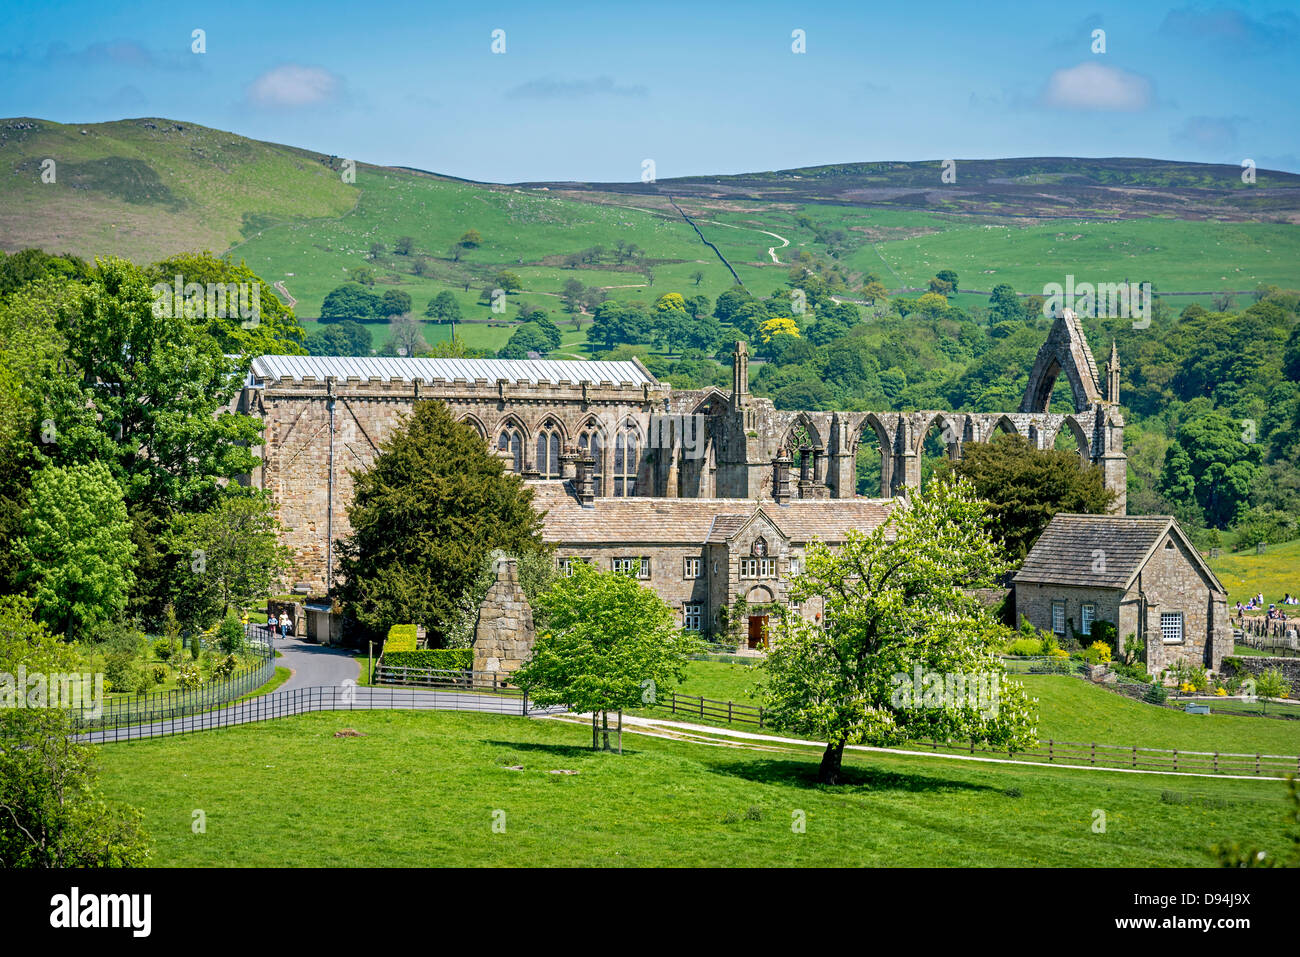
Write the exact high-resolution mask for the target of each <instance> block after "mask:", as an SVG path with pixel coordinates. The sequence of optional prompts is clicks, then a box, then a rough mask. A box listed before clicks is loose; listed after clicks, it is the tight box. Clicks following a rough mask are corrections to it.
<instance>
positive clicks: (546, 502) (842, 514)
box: [529, 482, 892, 545]
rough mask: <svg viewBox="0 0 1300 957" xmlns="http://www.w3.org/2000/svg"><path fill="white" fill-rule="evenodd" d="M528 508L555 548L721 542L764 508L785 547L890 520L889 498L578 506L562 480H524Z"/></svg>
mask: <svg viewBox="0 0 1300 957" xmlns="http://www.w3.org/2000/svg"><path fill="white" fill-rule="evenodd" d="M529 487H530V488H532V489H533V496H534V498H533V504H534V506H535V507H536V508H537V509H538V510H539V511H542V510H545V511H546V517H545V519H544V528H543V531H542V537H543V538H544V539H545V540H546V541H548V542H552V543H555V544H565V545H605V544H612V543H615V542H626V543H628V544H631V543H633V542H638V543H644V544H648V545H703V544H705V543H709V542H712V543H721V542H725V541H727V540H728V539H730V538H731V537H732V536H733V535H735V534H736V533H737V532H739V531H740V530H741V529H742V528H743V527H744V526H745V525H746V524H747V523H748V522H749V520H750V518H752V517H753V515H754V513H755V512H756V511H757V510H758V509H759V508H762V510H763V514H765V515H766V516H767V517H768V518H769V519H771V521H772V522H773V523H775V524H776V526H777V527H778V528H779V529H780V530H781V532H782V534H784V535H785V536H786V537H787V538H788V539H789V540H790V541H792V542H795V543H797V544H803V543H805V542H808V541H811V540H812V539H813V538H818V539H820V540H821V541H823V542H826V543H828V544H833V543H836V542H842V541H844V539H845V537H846V532H847V531H848V530H849V529H850V528H857V529H860V530H862V531H864V532H869V531H871V530H872V529H873V528H875V527H876V526H878V525H880V524H881V523H882V522H884V521H885V519H886V518H887V517H888V516H889V510H890V508H891V507H892V503H891V502H890V500H888V499H833V500H831V501H809V500H795V501H792V502H791V503H790V504H789V505H786V506H782V505H777V504H776V503H775V502H762V503H759V502H754V501H746V500H744V499H734V498H635V497H634V498H598V499H596V500H595V503H594V507H593V508H583V507H582V505H581V504H580V503H579V502H578V500H577V499H576V498H575V497H574V496H573V495H572V494H571V493H570V492H569V490H568V489H567V488H566V487H565V485H564V483H562V482H530V483H529Z"/></svg>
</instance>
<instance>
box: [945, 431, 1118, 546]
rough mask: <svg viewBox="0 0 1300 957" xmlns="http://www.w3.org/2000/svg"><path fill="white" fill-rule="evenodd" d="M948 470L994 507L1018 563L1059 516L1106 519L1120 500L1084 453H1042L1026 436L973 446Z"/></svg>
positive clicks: (1000, 533) (997, 528)
mask: <svg viewBox="0 0 1300 957" xmlns="http://www.w3.org/2000/svg"><path fill="white" fill-rule="evenodd" d="M945 468H952V469H953V470H955V471H956V473H957V474H958V475H960V476H961V477H962V478H964V479H966V480H967V481H969V482H970V483H971V485H972V486H973V487H974V489H975V494H976V495H977V496H978V497H979V498H981V499H983V500H984V501H986V502H988V503H989V515H990V517H991V519H992V530H993V533H994V535H996V536H997V537H998V538H1000V539H1002V542H1003V543H1004V545H1005V546H1006V549H1007V554H1008V555H1009V557H1011V558H1012V559H1013V560H1019V559H1021V558H1024V557H1025V555H1026V554H1027V553H1028V552H1029V549H1030V548H1031V547H1033V544H1034V542H1035V541H1036V540H1037V539H1038V536H1039V535H1041V534H1042V532H1043V529H1045V528H1046V527H1047V523H1048V522H1050V521H1051V520H1052V516H1053V515H1055V514H1056V513H1057V512H1077V513H1087V514H1093V515H1101V514H1104V513H1105V512H1106V511H1107V509H1109V508H1110V506H1111V503H1112V502H1114V500H1115V493H1113V492H1111V491H1110V490H1109V489H1107V488H1106V485H1105V482H1104V476H1103V475H1102V472H1101V469H1099V468H1093V467H1085V466H1083V465H1082V464H1081V463H1080V461H1079V453H1077V452H1070V451H1068V450H1065V449H1036V448H1034V447H1033V446H1032V445H1030V444H1029V441H1028V440H1027V439H1026V438H1025V437H1024V436H1022V435H1010V434H999V435H995V436H994V437H993V440H992V441H991V442H987V443H980V442H968V443H966V444H965V445H963V446H962V457H961V461H960V462H958V463H957V464H956V465H955V466H945Z"/></svg>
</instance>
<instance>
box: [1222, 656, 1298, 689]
mask: <svg viewBox="0 0 1300 957" xmlns="http://www.w3.org/2000/svg"><path fill="white" fill-rule="evenodd" d="M1237 660H1238V661H1240V662H1241V671H1244V672H1245V673H1246V674H1248V675H1261V674H1263V673H1264V672H1265V671H1272V670H1273V669H1274V668H1278V669H1280V670H1281V672H1282V676H1283V677H1284V678H1286V680H1287V681H1289V682H1290V683H1291V697H1292V698H1300V658H1280V657H1279V658H1265V657H1263V656H1262V655H1238V656H1237ZM1239 673H1240V672H1239Z"/></svg>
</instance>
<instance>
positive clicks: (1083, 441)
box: [1062, 415, 1092, 465]
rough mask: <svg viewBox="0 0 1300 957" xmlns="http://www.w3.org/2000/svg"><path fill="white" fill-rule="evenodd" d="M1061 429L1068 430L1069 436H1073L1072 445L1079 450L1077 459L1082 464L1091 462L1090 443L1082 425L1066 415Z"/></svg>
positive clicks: (1071, 416)
mask: <svg viewBox="0 0 1300 957" xmlns="http://www.w3.org/2000/svg"><path fill="white" fill-rule="evenodd" d="M1062 428H1066V429H1069V430H1070V434H1071V435H1072V436H1074V444H1075V446H1076V447H1077V448H1078V450H1079V458H1080V459H1081V460H1082V461H1083V464H1084V465H1088V464H1090V463H1091V462H1092V442H1090V441H1089V440H1088V433H1087V431H1086V430H1085V429H1084V427H1083V425H1082V423H1080V422H1079V420H1078V418H1076V417H1075V416H1073V415H1067V416H1066V417H1065V422H1064V424H1063V425H1062Z"/></svg>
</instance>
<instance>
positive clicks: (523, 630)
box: [474, 556, 536, 683]
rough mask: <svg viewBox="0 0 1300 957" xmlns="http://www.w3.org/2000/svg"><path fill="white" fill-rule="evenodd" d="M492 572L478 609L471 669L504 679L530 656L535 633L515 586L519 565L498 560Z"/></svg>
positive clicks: (525, 602)
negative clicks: (493, 579)
mask: <svg viewBox="0 0 1300 957" xmlns="http://www.w3.org/2000/svg"><path fill="white" fill-rule="evenodd" d="M496 573H497V580H496V581H495V582H493V583H492V587H491V588H489V589H488V592H487V594H486V595H485V596H484V597H483V604H482V605H480V606H479V610H478V624H477V625H476V626H475V628H474V670H475V671H485V672H496V673H499V674H501V675H502V676H503V677H504V676H505V675H507V674H510V673H511V672H514V671H518V670H519V669H520V668H521V667H522V666H523V664H524V662H526V661H527V660H528V658H529V657H530V656H531V655H532V653H533V640H534V639H535V638H536V632H535V631H534V628H533V609H532V607H531V606H530V605H529V604H528V598H527V596H526V595H524V590H523V589H522V588H520V587H519V563H518V562H517V561H516V560H515V559H513V558H510V557H508V556H507V557H505V558H501V559H499V560H498V561H497V566H496ZM489 680H490V679H489ZM485 683H487V682H485Z"/></svg>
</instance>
